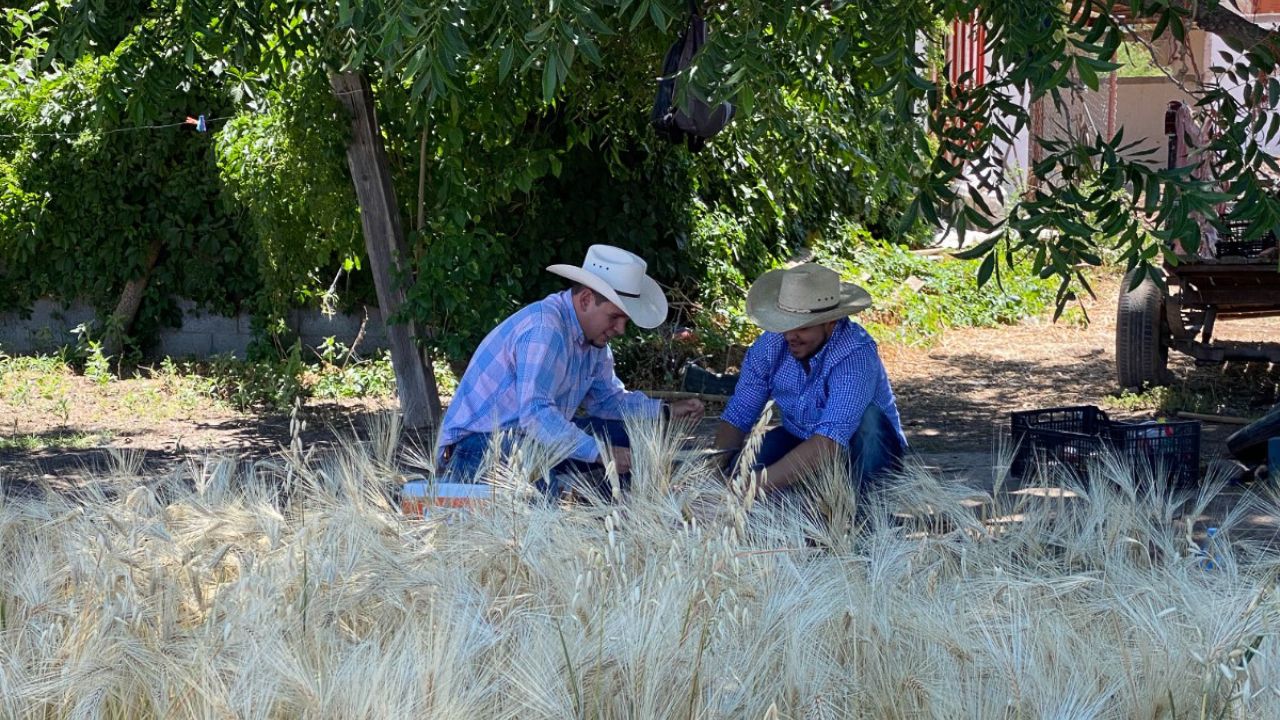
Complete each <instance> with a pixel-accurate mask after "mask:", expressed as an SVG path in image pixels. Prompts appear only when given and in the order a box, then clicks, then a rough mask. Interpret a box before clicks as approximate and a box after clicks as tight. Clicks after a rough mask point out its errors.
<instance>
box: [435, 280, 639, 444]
mask: <svg viewBox="0 0 1280 720" xmlns="http://www.w3.org/2000/svg"><path fill="white" fill-rule="evenodd" d="M579 407H581V408H584V409H585V410H586V412H587V414H588V415H591V416H593V417H598V418H604V419H606V420H618V419H621V418H622V416H623V415H624V414H629V415H630V414H634V415H642V416H654V415H657V414H658V413H659V412H660V410H661V407H662V404H661V403H660V402H659V401H657V400H653V399H651V398H649V397H646V396H645V395H644V393H638V392H628V391H627V389H626V388H625V387H623V385H622V382H621V381H620V380H618V376H617V375H615V374H614V372H613V352H612V351H610V350H609V348H608V347H603V348H598V347H595V346H593V345H591V343H589V342H587V338H586V336H585V335H584V334H583V332H582V325H581V324H580V323H579V322H578V316H577V315H576V314H575V313H574V310H573V299H572V295H571V291H569V290H565V291H563V292H559V293H555V294H552V295H548V296H547V297H545V298H543V299H542V300H539V301H538V302H535V303H533V304H531V305H527V306H525V307H523V308H521V309H520V310H519V311H517V312H516V313H515V314H514V315H512V316H511V317H509V318H507V319H506V320H503V321H502V323H501V324H499V325H498V327H496V328H494V329H493V330H492V331H490V333H489V334H488V335H487V336H485V339H484V340H483V341H482V342H481V343H480V347H479V348H477V349H476V352H475V355H473V356H472V357H471V364H469V365H468V366H467V371H466V373H464V374H463V375H462V382H461V383H460V384H459V385H458V391H457V392H456V393H455V394H454V396H453V401H452V402H450V403H449V410H448V412H446V413H445V414H444V423H443V427H442V428H441V431H440V445H439V448H440V451H443V449H444V448H446V447H449V446H450V445H453V444H454V443H456V442H458V441H459V440H461V439H462V438H464V437H466V436H468V435H472V434H475V433H484V434H490V433H494V432H498V431H504V430H514V431H518V432H520V433H524V434H527V435H530V436H532V437H534V438H536V439H537V440H539V441H540V442H542V443H544V444H547V445H550V446H552V447H554V448H559V449H561V450H562V451H564V452H565V453H566V454H567V456H568V457H569V458H572V459H574V460H582V461H584V462H595V461H596V460H598V459H599V458H600V451H599V449H598V448H597V446H596V441H595V439H594V438H592V437H591V436H590V435H588V434H587V433H585V432H583V431H582V430H580V429H578V427H577V426H575V425H574V424H573V423H572V422H570V418H572V417H573V416H574V414H575V413H576V412H577V411H578V408H579Z"/></svg>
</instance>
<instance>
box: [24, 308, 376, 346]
mask: <svg viewBox="0 0 1280 720" xmlns="http://www.w3.org/2000/svg"><path fill="white" fill-rule="evenodd" d="M179 307H180V308H181V309H182V315H183V321H182V326H181V327H178V328H166V329H164V330H163V331H162V332H161V333H160V337H159V342H158V343H157V345H156V347H155V348H154V349H153V350H152V353H153V354H154V355H156V356H160V357H163V356H169V357H174V358H195V359H199V360H203V359H206V358H210V357H213V356H214V355H232V356H234V357H238V358H243V357H245V355H246V353H247V351H248V348H249V343H250V342H251V341H252V340H253V318H252V316H250V315H247V314H243V313H242V314H240V315H237V316H235V317H227V316H225V315H217V314H212V313H207V312H204V311H202V310H200V309H199V308H198V307H196V305H195V303H192V302H189V301H185V300H184V301H181V302H180V303H179ZM366 313H367V317H368V323H367V325H366V327H365V333H364V337H363V338H361V340H360V347H359V348H358V351H359V352H360V354H361V355H368V354H370V353H371V352H373V351H374V350H377V349H383V348H386V347H387V332H386V327H385V326H384V325H383V323H382V314H381V313H380V312H379V311H378V308H376V307H366V308H363V309H362V310H361V311H360V312H357V313H348V314H338V315H332V316H326V315H324V314H323V313H321V312H320V311H319V310H310V309H308V310H295V311H293V312H291V313H290V314H289V317H288V318H286V322H287V323H288V325H289V327H290V328H292V329H293V331H294V332H295V333H297V335H298V337H299V338H300V339H301V340H302V344H303V346H304V347H307V348H317V347H319V346H320V345H321V344H323V343H324V341H325V339H326V338H329V337H333V338H335V339H336V340H338V341H339V342H341V343H344V344H345V345H348V346H350V345H351V344H352V343H353V342H355V339H356V335H357V334H358V333H359V332H360V325H361V323H362V322H364V320H365V317H366ZM94 318H95V314H94V312H93V308H91V307H89V306H87V305H84V304H83V303H75V304H72V305H71V306H69V307H63V306H62V305H60V304H58V303H55V302H52V301H49V300H40V301H38V302H37V303H36V304H35V306H34V307H33V308H32V310H31V314H30V317H26V318H24V317H22V316H21V315H19V314H18V313H0V351H3V352H5V353H8V354H10V355H20V354H31V353H47V352H52V351H54V350H57V349H58V348H59V347H62V346H63V345H68V344H74V343H75V342H76V337H75V335H74V334H73V333H72V332H71V330H72V329H73V328H75V327H76V326H77V325H80V324H82V323H84V324H90V323H92V322H93V320H94Z"/></svg>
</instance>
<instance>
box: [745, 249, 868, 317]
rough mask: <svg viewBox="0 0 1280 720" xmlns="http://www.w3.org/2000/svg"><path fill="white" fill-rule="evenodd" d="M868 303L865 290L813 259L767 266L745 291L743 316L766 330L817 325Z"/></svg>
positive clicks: (848, 313)
mask: <svg viewBox="0 0 1280 720" xmlns="http://www.w3.org/2000/svg"><path fill="white" fill-rule="evenodd" d="M869 307H871V296H870V295H868V294H867V291H866V290H863V289H862V288H860V287H858V286H857V285H854V284H853V283H846V282H840V274H839V273H837V272H836V271H835V270H831V269H829V268H825V267H822V266H821V265H815V264H814V263H804V264H803V265H797V266H795V267H793V268H790V269H786V270H770V271H769V272H767V273H765V274H764V275H761V276H760V279H758V280H756V281H755V282H754V283H752V285H751V289H750V290H748V291H747V316H748V317H750V318H751V321H752V322H754V323H755V324H757V325H759V326H760V327H762V328H764V329H765V330H768V331H769V332H778V333H783V332H788V331H790V330H796V329H798V328H804V327H809V326H811V325H819V324H821V323H824V322H828V321H830V320H836V319H839V318H842V317H847V316H849V315H853V314H854V313H858V312H862V311H863V310H866V309H867V308H869Z"/></svg>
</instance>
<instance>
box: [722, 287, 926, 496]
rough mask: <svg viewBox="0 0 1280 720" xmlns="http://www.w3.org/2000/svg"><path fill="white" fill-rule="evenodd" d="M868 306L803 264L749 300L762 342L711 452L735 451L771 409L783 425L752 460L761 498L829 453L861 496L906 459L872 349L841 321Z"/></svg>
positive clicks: (865, 298)
mask: <svg viewBox="0 0 1280 720" xmlns="http://www.w3.org/2000/svg"><path fill="white" fill-rule="evenodd" d="M870 305H871V297H870V296H869V295H867V292H866V291H865V290H863V289H862V288H860V287H858V286H857V285H854V284H852V283H842V282H840V275H839V274H838V273H836V272H835V271H834V270H831V269H828V268H825V267H822V266H821V265H816V264H812V263H805V264H803V265H799V266H797V267H794V268H791V269H789V270H772V271H770V272H767V273H765V274H764V275H762V276H761V277H760V279H758V280H756V282H755V283H754V284H753V285H752V286H751V289H750V290H749V291H748V292H747V315H748V316H749V317H750V318H751V320H752V321H753V322H754V323H755V324H757V325H759V326H760V327H761V328H763V329H764V330H765V331H766V332H765V333H764V334H762V335H761V336H760V338H759V339H758V340H756V341H755V343H753V344H752V346H751V348H750V349H749V350H748V351H747V354H746V358H745V359H744V360H743V361H742V374H741V376H740V378H739V379H738V386H737V388H736V389H735V390H734V393H733V398H732V399H730V401H729V404H728V406H727V407H726V408H725V410H724V414H723V415H721V422H720V425H719V429H718V430H717V432H716V447H717V448H721V449H730V450H737V449H740V448H741V447H742V443H743V439H744V438H745V436H746V434H747V433H748V432H750V431H751V428H752V426H753V425H755V423H756V421H757V420H759V418H760V414H761V413H762V412H763V411H764V407H765V404H766V403H767V402H768V401H769V400H770V399H772V400H773V401H774V403H775V404H776V405H777V406H778V409H779V410H780V411H781V413H782V424H781V426H779V427H776V428H774V429H772V430H770V431H769V432H768V433H767V434H766V435H765V436H764V440H763V443H762V444H761V446H760V451H759V454H758V455H757V456H756V465H755V467H756V468H757V469H763V470H765V471H766V472H765V475H764V482H763V487H764V489H765V490H782V489H785V488H787V487H789V486H791V485H792V484H793V483H795V482H796V481H797V480H799V479H800V477H801V476H802V475H803V474H804V472H805V471H806V470H807V469H809V468H811V467H813V466H814V465H816V464H817V463H819V462H820V461H822V460H823V459H824V458H825V457H828V456H830V455H832V454H835V453H841V452H844V453H848V458H849V465H850V471H851V472H853V473H855V482H857V483H858V489H859V490H860V491H861V490H862V489H863V488H864V487H865V483H866V482H867V480H869V479H873V478H874V477H875V476H876V475H878V474H880V473H882V472H884V471H886V470H892V469H896V468H897V467H898V466H899V464H900V461H901V458H902V454H903V452H904V450H905V449H906V444H907V441H906V437H905V436H904V435H903V434H902V427H901V422H900V421H899V419H898V407H897V405H896V403H895V402H894V398H893V390H892V388H890V387H889V378H888V376H887V375H886V373H885V369H884V363H883V362H881V360H880V354H879V353H878V352H877V350H876V342H875V340H873V339H872V338H871V336H870V335H868V334H867V331H866V330H864V329H863V328H862V326H861V325H858V324H857V323H855V322H852V321H851V320H849V318H848V316H849V315H852V314H854V313H857V312H859V311H861V310H865V309H866V308H868V307H870Z"/></svg>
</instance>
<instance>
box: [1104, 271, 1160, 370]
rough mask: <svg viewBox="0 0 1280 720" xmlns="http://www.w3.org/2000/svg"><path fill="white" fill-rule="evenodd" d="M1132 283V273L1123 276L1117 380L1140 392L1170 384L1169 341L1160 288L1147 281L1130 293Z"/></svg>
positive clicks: (1117, 348) (1118, 311)
mask: <svg viewBox="0 0 1280 720" xmlns="http://www.w3.org/2000/svg"><path fill="white" fill-rule="evenodd" d="M1132 281H1133V275H1132V273H1128V274H1126V275H1125V276H1124V280H1123V284H1122V285H1121V286H1120V300H1119V302H1118V303H1117V307H1116V380H1118V381H1119V383H1120V387H1121V388H1131V389H1141V388H1142V386H1143V385H1162V384H1164V383H1165V382H1166V381H1167V377H1168V375H1167V369H1168V366H1169V338H1168V337H1167V334H1168V333H1167V331H1166V325H1165V322H1164V294H1163V293H1162V292H1161V291H1160V287H1159V286H1158V285H1156V284H1155V283H1154V282H1152V281H1151V279H1150V278H1147V279H1146V280H1143V281H1142V284H1141V285H1139V286H1138V287H1136V288H1134V289H1133V290H1129V286H1130V284H1131V283H1132Z"/></svg>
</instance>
